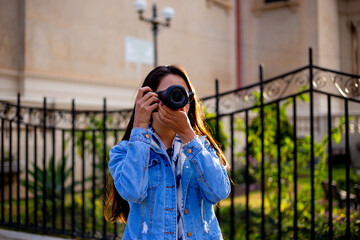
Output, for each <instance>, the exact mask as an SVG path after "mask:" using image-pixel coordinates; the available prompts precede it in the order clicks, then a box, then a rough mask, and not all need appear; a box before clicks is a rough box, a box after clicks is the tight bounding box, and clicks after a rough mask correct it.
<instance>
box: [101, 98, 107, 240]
mask: <svg viewBox="0 0 360 240" xmlns="http://www.w3.org/2000/svg"><path fill="white" fill-rule="evenodd" d="M102 130H103V159H102V161H103V162H102V163H103V186H104V188H103V189H104V190H103V192H105V191H106V167H107V162H106V130H107V129H106V98H104V109H103V129H102ZM103 210H105V205H104V206H103ZM103 212H104V211H103ZM103 236H104V237H105V238H106V219H105V218H103Z"/></svg>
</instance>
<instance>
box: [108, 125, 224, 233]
mask: <svg viewBox="0 0 360 240" xmlns="http://www.w3.org/2000/svg"><path fill="white" fill-rule="evenodd" d="M151 139H152V137H151V132H149V131H148V130H145V129H142V128H134V129H133V130H132V132H131V135H130V139H129V141H125V140H124V141H121V142H119V143H118V144H117V145H115V146H114V147H113V148H112V149H111V151H110V161H109V170H110V173H111V175H112V177H113V179H114V184H115V188H116V189H117V191H118V192H119V194H120V195H121V197H122V198H124V199H125V200H126V201H128V203H129V205H130V212H129V216H128V220H127V224H126V227H125V231H124V235H123V239H124V240H137V239H139V240H140V239H173V240H176V231H177V226H176V223H177V220H176V212H177V211H176V210H177V209H176V207H177V206H176V187H175V186H176V180H175V176H174V173H173V171H172V168H171V165H170V162H169V161H170V160H169V157H168V155H167V154H166V153H164V152H163V151H162V150H161V149H159V148H158V147H156V145H154V144H151ZM182 151H183V153H184V154H185V155H186V158H185V162H184V166H183V172H182V193H183V204H184V206H185V207H184V230H185V236H186V239H197V240H200V239H223V237H222V234H221V230H220V227H219V224H218V221H217V219H216V217H215V213H214V209H213V205H215V204H216V203H217V202H219V201H220V200H222V199H224V198H226V197H227V196H228V195H229V193H230V182H229V178H228V176H227V173H226V169H225V167H224V166H222V165H221V164H220V162H219V159H218V157H217V155H216V151H215V150H214V149H213V147H212V146H211V145H210V144H209V142H208V141H207V140H205V139H204V141H201V139H200V138H194V139H193V140H192V141H191V142H190V143H189V144H187V145H186V146H185V147H184V148H183V149H182Z"/></svg>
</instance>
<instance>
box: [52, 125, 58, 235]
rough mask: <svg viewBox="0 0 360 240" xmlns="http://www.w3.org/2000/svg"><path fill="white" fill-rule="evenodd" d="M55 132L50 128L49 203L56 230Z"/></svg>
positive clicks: (53, 226)
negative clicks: (51, 159)
mask: <svg viewBox="0 0 360 240" xmlns="http://www.w3.org/2000/svg"><path fill="white" fill-rule="evenodd" d="M55 148H56V132H55V127H53V128H52V156H53V162H52V166H51V178H52V179H51V182H52V188H51V202H52V228H53V229H55V228H56V216H57V212H56V202H55V199H56V198H55V197H56V196H55V194H56V192H55V190H57V188H56V187H57V186H56V184H55V162H56V151H55Z"/></svg>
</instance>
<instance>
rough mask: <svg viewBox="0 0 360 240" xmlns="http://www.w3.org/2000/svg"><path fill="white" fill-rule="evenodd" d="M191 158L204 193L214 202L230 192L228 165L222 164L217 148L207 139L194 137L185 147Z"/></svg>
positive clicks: (194, 171)
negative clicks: (203, 140)
mask: <svg viewBox="0 0 360 240" xmlns="http://www.w3.org/2000/svg"><path fill="white" fill-rule="evenodd" d="M183 151H184V153H185V154H186V155H187V158H188V159H189V160H190V163H191V164H190V165H191V168H192V169H193V174H195V175H196V176H195V177H196V179H197V181H198V183H199V186H200V189H201V192H202V195H203V196H204V197H205V198H206V199H207V200H208V201H209V202H210V203H212V204H216V203H218V202H219V201H221V200H222V199H224V198H226V197H227V196H228V195H229V193H230V189H231V188H230V181H229V177H228V175H227V173H226V167H225V166H223V165H221V164H220V161H219V158H218V156H217V154H216V151H215V149H214V148H213V147H212V146H211V145H210V143H209V142H208V141H207V140H205V142H204V143H202V141H201V140H200V138H195V139H193V140H192V141H191V142H190V143H189V144H188V145H186V147H185V148H184V149H183Z"/></svg>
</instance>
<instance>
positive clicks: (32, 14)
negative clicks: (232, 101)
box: [0, 0, 235, 108]
mask: <svg viewBox="0 0 360 240" xmlns="http://www.w3.org/2000/svg"><path fill="white" fill-rule="evenodd" d="M153 2H156V4H157V6H158V14H159V15H161V10H162V9H163V7H165V6H168V5H170V6H171V7H173V8H174V9H175V11H176V13H175V18H174V19H173V21H172V22H171V25H172V26H171V27H170V28H168V29H165V28H160V31H159V37H158V46H159V47H158V48H159V49H158V63H159V64H172V63H175V64H180V65H182V66H183V67H184V68H185V69H186V70H187V72H188V74H189V76H190V78H191V80H192V81H193V83H194V85H195V87H196V89H197V90H198V93H199V95H200V96H205V95H210V94H213V91H214V79H215V78H219V79H220V86H221V89H222V90H226V89H231V88H233V87H234V86H235V39H234V31H235V25H234V8H232V7H230V8H228V7H226V6H223V5H222V4H218V3H216V2H217V1H210V0H199V1H192V0H186V1H181V2H180V1H171V2H169V1H165V0H158V1H148V9H147V10H146V11H145V14H144V15H145V16H150V15H151V5H152V3H153ZM214 2H215V3H214ZM225 2H226V1H225ZM229 2H230V3H232V1H229ZM22 8H23V9H24V10H21V9H22ZM0 17H1V21H0V22H1V26H2V27H1V28H0V36H2V37H1V39H2V43H3V44H1V45H0V53H1V56H0V83H1V84H0V91H1V96H2V99H14V98H15V94H16V92H18V91H20V92H21V94H22V98H23V101H25V102H29V103H34V104H35V103H41V102H42V97H43V96H47V97H48V98H49V101H50V102H52V103H54V104H56V105H57V106H68V105H70V101H71V99H72V98H76V102H77V104H79V105H81V106H82V107H87V108H89V107H90V108H91V107H98V106H101V105H102V99H103V97H107V99H108V103H109V105H110V107H112V108H123V107H131V106H132V104H133V100H134V96H135V93H136V89H137V88H138V87H139V86H140V84H141V82H142V80H143V78H144V77H145V75H146V74H147V73H148V72H149V71H150V70H151V69H152V65H147V64H141V63H132V62H127V61H125V53H124V50H125V37H126V36H132V37H137V38H139V39H143V40H147V41H150V42H152V39H153V38H152V31H151V30H150V29H151V28H150V25H149V24H145V23H144V22H141V21H139V20H138V14H137V12H135V10H134V8H133V1H131V0H105V1H98V0H77V1H73V0H17V1H8V0H0ZM22 23H24V25H22ZM23 26H25V27H23ZM22 33H24V34H23V35H22ZM23 46H24V47H23ZM22 62H24V64H23V65H24V67H22ZM22 70H24V71H22ZM81 106H80V107H81Z"/></svg>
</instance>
